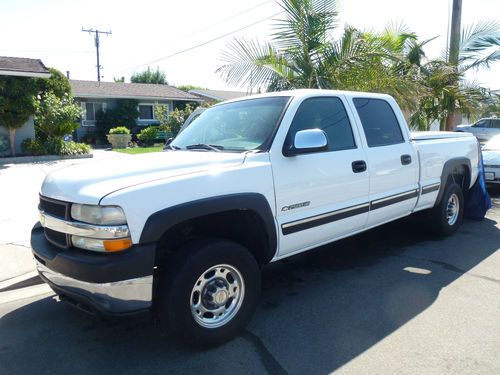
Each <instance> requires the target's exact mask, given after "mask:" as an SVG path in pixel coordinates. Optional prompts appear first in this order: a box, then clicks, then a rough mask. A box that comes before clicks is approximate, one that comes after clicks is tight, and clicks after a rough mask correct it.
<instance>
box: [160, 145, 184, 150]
mask: <svg viewBox="0 0 500 375" xmlns="http://www.w3.org/2000/svg"><path fill="white" fill-rule="evenodd" d="M163 149H164V150H174V151H175V150H180V149H181V148H180V147H179V146H174V145H165V147H163Z"/></svg>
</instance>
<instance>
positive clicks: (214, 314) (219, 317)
mask: <svg viewBox="0 0 500 375" xmlns="http://www.w3.org/2000/svg"><path fill="white" fill-rule="evenodd" d="M244 296H245V284H244V281H243V277H242V276H241V273H240V272H239V271H238V270H237V269H236V268H234V267H233V266H230V265H228V264H218V265H216V266H213V267H210V268H209V269H207V270H206V271H205V272H203V273H202V274H201V275H200V277H198V279H197V280H196V282H195V283H194V286H193V289H192V290H191V298H190V306H191V314H192V315H193V318H194V320H195V321H196V323H198V324H199V325H200V326H202V327H205V328H218V327H221V326H223V325H224V324H226V323H228V322H229V321H230V320H231V319H233V318H234V316H235V315H236V314H237V312H238V311H239V309H240V307H241V304H242V302H243V297H244Z"/></svg>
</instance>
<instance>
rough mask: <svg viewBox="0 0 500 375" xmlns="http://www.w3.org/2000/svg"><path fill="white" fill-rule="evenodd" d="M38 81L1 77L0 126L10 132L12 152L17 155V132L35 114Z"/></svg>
mask: <svg viewBox="0 0 500 375" xmlns="http://www.w3.org/2000/svg"><path fill="white" fill-rule="evenodd" d="M38 92H39V87H38V85H37V81H36V80H35V79H33V78H28V77H12V76H0V126H3V127H5V128H7V130H8V131H9V141H10V152H11V155H12V156H15V154H16V147H15V142H16V130H17V129H18V128H20V127H22V126H23V125H24V123H25V122H26V121H28V119H29V117H30V116H31V115H33V114H34V113H35V95H37V94H38Z"/></svg>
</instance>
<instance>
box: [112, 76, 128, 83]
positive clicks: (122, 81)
mask: <svg viewBox="0 0 500 375" xmlns="http://www.w3.org/2000/svg"><path fill="white" fill-rule="evenodd" d="M113 81H115V83H124V82H125V77H124V76H121V78H116V77H113Z"/></svg>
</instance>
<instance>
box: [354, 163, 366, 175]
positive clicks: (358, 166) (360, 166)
mask: <svg viewBox="0 0 500 375" xmlns="http://www.w3.org/2000/svg"><path fill="white" fill-rule="evenodd" d="M351 165H352V171H353V172H354V173H360V172H364V171H366V162H365V161H364V160H356V161H353V162H352V164H351Z"/></svg>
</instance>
